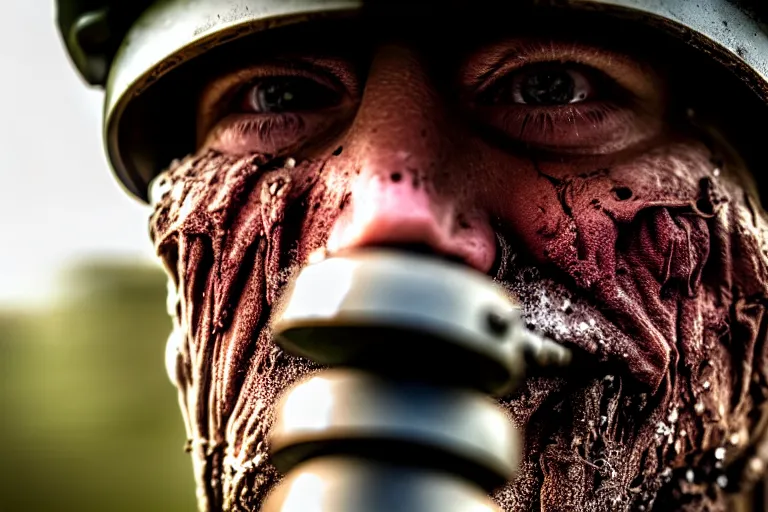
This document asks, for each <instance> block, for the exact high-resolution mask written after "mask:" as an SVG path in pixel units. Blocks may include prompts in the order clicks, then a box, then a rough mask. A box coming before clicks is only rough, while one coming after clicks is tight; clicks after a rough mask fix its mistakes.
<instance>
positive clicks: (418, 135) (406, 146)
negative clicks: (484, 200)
mask: <svg viewBox="0 0 768 512" xmlns="http://www.w3.org/2000/svg"><path fill="white" fill-rule="evenodd" d="M445 117H446V116H445V115H444V112H443V110H442V105H441V102H440V100H439V98H438V97H437V95H436V93H435V90H434V87H432V86H431V84H430V79H429V77H428V75H427V72H426V70H425V66H424V65H423V63H422V60H421V58H420V56H419V55H418V54H417V53H416V52H415V51H413V50H410V49H408V48H405V47H402V46H395V45H392V46H385V47H383V48H382V49H381V50H380V51H379V52H378V53H377V54H376V56H375V57H374V59H373V62H372V65H371V69H370V72H369V76H368V79H367V81H366V88H365V92H364V94H363V98H362V102H361V104H360V109H359V111H358V115H357V117H356V119H355V123H354V125H353V129H352V134H353V137H354V141H355V144H359V148H358V149H359V150H360V153H359V154H361V155H362V166H361V173H367V174H368V175H369V177H373V175H377V176H378V177H379V178H391V177H394V179H395V180H397V179H398V178H399V177H403V178H404V177H406V176H405V175H409V176H408V177H410V178H412V179H417V180H419V182H421V183H423V182H424V181H425V180H426V181H427V182H430V181H432V180H431V179H430V178H431V176H430V174H431V173H432V172H433V171H434V170H435V169H437V168H439V167H440V166H441V164H442V161H441V160H442V159H443V158H444V154H445V151H444V149H445V147H446V145H447V142H448V141H447V140H446V139H447V138H448V133H447V130H446V123H445ZM425 184H429V183H425ZM433 184H434V183H433Z"/></svg>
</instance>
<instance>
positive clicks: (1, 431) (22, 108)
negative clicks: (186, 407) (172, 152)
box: [0, 0, 195, 512]
mask: <svg viewBox="0 0 768 512" xmlns="http://www.w3.org/2000/svg"><path fill="white" fill-rule="evenodd" d="M3 14H4V16H3V24H2V30H0V112H1V113H2V114H1V115H0V119H2V122H1V123H0V174H1V176H2V178H3V179H2V181H3V182H4V183H5V186H4V187H3V191H2V192H1V193H0V194H2V197H1V198H0V219H2V220H0V240H1V241H2V243H1V244H0V439H2V443H0V511H2V512H9V511H10V512H14V511H21V510H23V511H82V512H85V511H92V510H93V511H97V510H98V511H138V510H141V511H155V510H157V511H161V510H162V511H176V510H178V511H190V510H194V509H195V504H194V488H193V482H192V471H191V464H190V461H189V457H188V456H187V454H185V453H184V451H183V445H184V440H185V439H184V438H185V436H184V431H183V425H182V422H181V415H180V413H179V410H178V405H177V401H176V393H175V390H174V389H173V388H172V387H171V385H170V383H169V382H168V379H167V377H166V376H165V370H164V363H163V353H164V346H165V339H166V337H167V335H168V333H169V330H170V320H169V319H168V317H167V315H166V313H165V280H164V277H163V275H162V272H161V271H160V270H159V269H158V267H157V266H156V264H155V263H154V260H153V259H152V256H151V255H152V250H151V246H150V244H149V241H148V237H147V228H146V219H147V216H148V214H149V212H148V211H147V209H146V208H145V207H143V206H141V205H139V204H138V203H136V202H135V201H133V200H131V199H129V198H128V196H127V195H125V194H124V193H123V192H122V191H121V190H120V188H119V186H118V185H117V184H116V183H115V182H114V181H113V180H112V178H111V176H110V172H109V170H108V167H107V163H106V159H105V157H104V153H103V149H102V146H101V127H100V122H101V102H102V93H101V92H100V91H97V90H92V89H89V88H87V87H86V86H85V85H84V84H83V83H82V82H81V81H80V79H79V78H78V76H77V75H76V73H75V72H74V70H73V69H72V68H71V67H70V66H69V62H68V60H67V57H66V55H65V53H64V50H63V49H62V45H61V42H60V40H59V36H58V34H57V32H56V30H55V23H54V8H53V2H52V0H51V1H47V2H46V1H40V0H37V1H34V2H5V4H4V5H3Z"/></svg>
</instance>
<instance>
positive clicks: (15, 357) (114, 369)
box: [0, 262, 195, 512]
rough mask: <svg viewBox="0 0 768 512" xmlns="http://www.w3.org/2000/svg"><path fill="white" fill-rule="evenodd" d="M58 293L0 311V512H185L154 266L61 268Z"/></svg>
mask: <svg viewBox="0 0 768 512" xmlns="http://www.w3.org/2000/svg"><path fill="white" fill-rule="evenodd" d="M63 286H64V291H63V293H62V298H61V300H59V301H58V302H57V303H56V304H55V305H54V306H52V307H49V308H46V309H44V310H37V311H24V310H21V311H2V310H0V383H1V386H0V439H2V443H0V511H2V512H15V511H22V510H23V511H79V512H87V511H170V512H172V511H185V512H188V511H192V510H195V503H194V486H193V479H192V470H191V462H190V460H189V456H188V455H187V454H186V453H184V451H183V445H184V441H185V435H184V429H183V424H182V420H181V414H180V412H179V408H178V403H177V398H176V391H175V389H174V388H173V387H172V386H171V384H170V383H169V381H168V378H167V377H166V375H165V367H164V362H163V357H164V356H163V354H164V350H165V340H166V338H167V336H168V333H169V331H170V320H169V318H168V316H167V314H166V312H165V311H166V308H165V278H164V276H163V275H162V273H161V271H160V270H158V269H156V268H153V267H149V266H144V265H139V264H130V263H108V262H102V263H91V264H83V265H80V266H78V267H77V268H75V269H72V270H71V271H70V272H69V273H68V274H67V277H66V279H65V280H64V283H63Z"/></svg>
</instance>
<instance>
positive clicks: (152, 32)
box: [57, 0, 768, 201]
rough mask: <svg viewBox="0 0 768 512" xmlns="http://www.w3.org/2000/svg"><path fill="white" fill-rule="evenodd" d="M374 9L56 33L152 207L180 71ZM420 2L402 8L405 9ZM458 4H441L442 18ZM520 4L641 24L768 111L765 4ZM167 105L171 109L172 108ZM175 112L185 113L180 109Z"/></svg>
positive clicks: (68, 3)
mask: <svg viewBox="0 0 768 512" xmlns="http://www.w3.org/2000/svg"><path fill="white" fill-rule="evenodd" d="M370 3H375V2H371V1H370V0H369V1H367V2H364V1H363V0H156V1H153V0H131V2H123V1H119V0H57V4H58V21H59V28H60V30H61V33H62V36H63V39H64V41H65V44H66V46H67V49H68V51H69V54H70V56H71V58H72V60H73V62H74V64H75V65H76V66H77V68H78V69H79V71H80V73H81V75H82V76H83V78H84V79H85V80H86V81H87V82H89V83H90V84H92V85H96V86H101V87H104V88H105V89H106V98H105V105H104V140H105V145H106V149H107V153H108V156H109V161H110V163H111V165H112V168H113V169H114V172H115V174H116V175H117V177H118V178H119V180H120V182H121V183H122V184H123V185H124V186H125V187H126V188H127V189H128V191H130V192H131V193H132V194H134V195H135V196H136V197H138V198H140V199H142V200H145V201H146V200H147V185H148V183H149V182H150V180H151V179H152V178H153V177H154V176H155V175H156V174H157V173H159V172H160V171H161V170H162V169H163V168H164V167H166V166H167V165H168V163H169V162H170V161H171V160H172V159H173V158H176V157H179V156H183V155H185V154H187V153H190V152H191V151H192V150H193V149H194V148H193V146H194V139H193V138H190V137H188V136H185V135H184V134H183V133H181V132H180V131H178V130H169V129H168V127H167V126H164V125H163V124H162V123H163V120H162V119H161V118H163V117H164V116H158V115H157V111H156V110H155V109H156V108H157V106H158V105H159V104H158V103H157V100H155V102H153V101H152V100H150V99H149V98H151V97H152V96H153V95H154V96H155V97H163V94H162V92H163V91H171V90H173V91H174V92H173V93H166V94H165V97H168V96H169V94H170V95H171V96H173V95H174V94H176V91H178V90H179V87H178V85H179V83H178V82H177V83H176V85H177V87H176V89H173V88H172V87H171V86H170V85H169V84H171V83H172V77H173V75H174V73H175V72H176V70H177V68H183V67H184V66H185V65H186V64H187V63H189V62H190V61H193V60H194V59H196V58H198V57H200V56H201V55H202V54H204V53H207V52H209V51H211V50H213V49H214V48H216V47H219V46H221V45H224V44H226V43H230V42H232V41H234V40H237V39H240V38H243V37H245V36H247V35H250V34H254V33H257V32H262V31H265V30H267V29H272V28H275V27H280V26H287V25H293V24H297V23H302V22H306V21H307V20H310V19H318V18H324V19H327V18H338V17H345V16H350V15H354V14H357V13H359V12H360V11H362V10H364V9H365V8H366V7H368V6H369V4H370ZM379 3H382V2H379ZM414 3H417V2H408V3H402V4H400V5H399V6H398V8H402V9H403V10H405V11H408V10H410V9H412V8H413V4H414ZM421 3H422V4H423V3H424V2H421ZM453 3H456V2H441V3H440V4H439V6H440V9H441V10H442V9H446V6H447V5H452V4H453ZM506 3H507V6H509V3H508V2H506ZM364 4H365V5H364ZM390 4H393V3H392V2H390ZM518 4H519V5H520V6H526V5H535V6H536V8H539V7H546V8H551V9H577V10H582V11H599V12H602V13H608V14H615V15H617V16H620V17H623V18H627V17H632V18H638V19H640V21H641V22H642V23H643V24H645V25H648V26H651V27H653V28H654V29H659V30H660V31H662V32H664V33H666V34H669V35H671V36H673V37H675V38H678V39H681V40H682V41H683V42H684V43H685V44H687V45H688V46H690V47H693V48H695V49H696V50H699V51H701V52H703V53H705V54H706V55H707V56H708V57H711V59H712V60H713V61H715V62H716V63H719V64H720V65H721V66H723V67H724V68H727V69H728V71H729V72H730V74H732V75H733V76H734V77H736V78H738V79H739V80H740V81H741V82H742V84H743V85H744V86H746V87H745V88H744V90H751V92H752V94H751V96H754V98H756V100H757V101H759V102H760V103H762V104H768V26H766V23H768V14H766V12H765V10H763V11H761V10H760V9H761V7H760V5H762V3H761V2H760V0H752V1H751V2H750V1H749V0H696V1H695V2H693V1H692V0H522V1H518V2H516V3H515V6H518ZM763 9H764V8H763ZM748 95H749V94H748ZM162 105H163V107H164V108H165V107H167V106H168V104H167V102H163V104H162ZM169 108H170V107H169ZM186 110H188V111H190V110H193V109H190V108H187V109H186ZM177 114H179V115H184V112H181V111H180V109H179V110H177ZM186 115H187V116H189V115H191V112H187V114H186ZM189 121H190V124H192V123H193V121H194V120H193V119H189Z"/></svg>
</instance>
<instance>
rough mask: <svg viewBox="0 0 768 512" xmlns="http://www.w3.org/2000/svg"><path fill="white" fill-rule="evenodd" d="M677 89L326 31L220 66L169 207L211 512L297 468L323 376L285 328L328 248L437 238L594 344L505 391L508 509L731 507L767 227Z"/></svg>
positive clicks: (564, 60)
mask: <svg viewBox="0 0 768 512" xmlns="http://www.w3.org/2000/svg"><path fill="white" fill-rule="evenodd" d="M670 80H671V78H670V77H669V76H668V75H667V74H666V73H665V72H664V71H663V67H661V66H659V65H658V64H657V63H654V62H651V61H648V60H646V59H645V58H644V57H643V56H642V55H639V54H635V53H633V52H627V51H624V50H622V51H617V50H616V48H615V47H614V46H612V45H611V44H606V43H605V42H603V43H602V44H600V43H595V42H587V40H586V38H584V39H573V38H567V37H565V38H563V37H550V36H548V35H539V36H530V35H526V36H509V35H507V36H504V37H499V38H497V39H494V40H492V41H483V42H478V43H477V44H476V45H472V46H471V49H469V50H467V51H462V52H456V53H451V54H450V55H448V56H446V55H443V54H441V55H439V56H438V55H437V54H435V53H434V45H429V48H427V47H425V46H424V45H421V44H419V43H414V42H403V41H401V40H392V41H383V42H381V43H376V44H372V45H371V48H370V50H369V51H366V52H360V53H358V54H355V55H354V56H350V54H349V53H345V52H343V51H334V50H326V49H323V50H319V49H317V48H316V47H313V46H311V45H306V48H303V49H302V48H299V49H298V50H291V51H288V52H281V53H275V54H270V55H263V54H260V57H259V58H254V59H251V61H250V62H249V63H248V65H244V66H242V67H240V68H235V69H231V70H229V71H228V72H226V73H223V74H220V75H217V76H216V77H214V78H212V79H211V80H210V81H209V82H208V83H207V85H206V87H205V88H204V91H203V93H202V94H201V96H200V98H199V103H198V105H197V108H198V116H197V120H198V123H197V133H198V149H197V152H196V153H195V154H194V155H190V156H189V157H187V158H185V159H184V160H182V161H178V162H174V164H172V165H171V167H170V168H169V169H168V170H167V171H166V172H165V173H163V174H162V175H161V177H160V178H159V179H158V180H156V182H155V183H154V186H153V192H152V195H153V204H154V214H153V216H152V219H151V231H152V236H153V240H154V242H155V244H156V247H157V251H158V254H159V255H160V256H161V258H162V259H163V261H164V263H165V264H166V267H167V269H168V271H169V274H170V275H171V277H172V283H173V286H172V288H173V291H172V293H171V301H170V303H169V306H170V307H171V311H172V313H173V314H174V316H175V330H174V334H173V335H172V337H171V340H170V341H169V345H168V366H169V372H170V374H171V376H172V378H173V380H174V382H175V383H176V384H177V386H178V387H179V390H180V398H181V406H182V411H183V413H184V416H185V421H186V426H187V432H188V436H189V439H190V442H189V449H190V451H191V453H192V457H193V461H194V465H195V473H196V478H197V483H198V487H199V496H200V502H201V506H202V507H203V508H206V509H210V510H220V509H224V510H257V509H258V505H259V503H260V502H261V500H262V499H263V497H264V496H265V495H266V493H267V492H268V491H269V489H270V488H271V487H272V486H273V485H274V483H275V482H276V481H277V479H278V475H277V473H276V472H275V470H274V469H273V468H272V466H271V465H270V463H269V460H268V455H267V444H266V435H267V432H268V430H269V425H270V423H271V421H272V416H271V414H272V410H271V407H272V404H273V403H274V400H275V399H276V398H277V397H278V396H279V395H280V393H281V392H282V391H284V390H285V389H287V388H288V387H289V386H290V385H291V384H292V383H293V382H295V381H296V379H298V378H301V377H303V376H305V375H306V374H307V373H308V372H310V371H312V370H313V369H314V367H313V366H312V365H311V364H309V363H307V362H305V361H301V360H298V359H296V358H293V357H291V356H288V355H286V354H284V353H283V352H282V351H281V350H279V349H278V348H276V347H275V346H274V344H273V342H272V341H271V338H270V329H269V322H270V319H271V312H272V311H273V310H274V308H275V307H276V306H277V305H278V304H279V301H280V297H281V292H282V290H283V288H284V286H285V284H286V283H287V282H288V281H289V280H290V278H291V276H292V275H295V273H296V272H297V271H298V270H299V269H300V268H301V266H302V265H304V264H306V262H307V259H308V258H309V257H310V255H312V254H314V253H318V251H319V252H320V253H330V254H333V253H336V252H339V251H344V250H353V249H356V248H361V247H367V246H376V245H389V246H392V245H394V246H398V245H399V246H404V247H406V246H407V247H412V246H414V245H417V246H422V247H428V248H429V249H430V250H431V251H433V252H435V253H436V254H440V255H443V256H448V257H450V258H451V259H455V260H459V261H462V262H464V263H465V264H466V265H468V266H470V267H473V268H475V269H477V270H478V271H480V272H483V273H486V274H489V275H490V276H491V277H493V278H494V279H496V280H498V281H500V282H502V283H503V284H504V285H505V287H506V288H507V289H508V290H509V291H510V293H511V294H513V295H514V296H515V297H516V299H517V300H519V301H520V302H521V303H522V305H523V308H524V312H525V318H526V320H527V322H528V323H529V326H530V327H531V328H536V329H539V330H541V332H543V333H545V334H547V335H549V336H551V337H553V338H555V339H558V340H560V341H562V342H563V343H566V344H569V345H573V346H576V347H578V348H579V349H582V350H584V351H586V352H588V353H590V354H593V355H594V360H595V362H596V366H595V368H594V369H592V370H590V371H589V372H577V374H574V375H569V376H566V377H563V378H531V379H528V380H527V381H526V383H525V384H524V386H523V387H522V389H520V390H518V391H517V392H516V393H515V394H514V395H513V396H509V397H505V398H504V399H503V400H502V404H503V405H504V407H505V408H507V409H508V410H509V411H510V413H511V416H512V417H513V418H514V421H515V422H516V423H517V424H519V425H520V426H523V427H524V428H525V429H526V448H525V456H524V462H523V466H522V468H521V471H520V476H519V478H518V479H517V480H516V481H515V482H514V483H511V484H509V485H508V486H507V487H505V488H504V489H501V490H499V491H498V492H497V493H496V494H495V495H494V498H495V499H496V500H497V502H498V503H499V504H500V505H501V507H502V509H503V510H505V511H523V510H542V511H564V510H580V511H592V510H595V511H597V510H725V509H726V507H727V504H726V503H727V501H726V495H725V488H727V487H728V485H727V478H729V477H730V478H731V479H733V476H732V475H731V474H729V473H728V468H729V464H730V462H731V461H732V460H736V459H739V458H740V457H743V456H744V454H747V453H749V450H750V446H751V444H752V443H753V439H752V438H753V437H754V436H755V435H756V424H757V422H758V420H759V418H760V407H761V406H762V405H763V403H764V402H765V398H766V390H767V389H768V387H767V386H766V382H767V381H768V374H766V364H765V363H766V355H765V350H766V349H765V344H764V341H765V332H766V320H765V319H764V315H763V304H764V303H765V300H766V296H767V294H768V292H767V290H766V284H767V283H768V274H767V273H766V272H767V267H766V262H767V260H766V253H765V251H764V249H763V246H764V244H765V235H766V231H765V227H766V224H765V221H764V217H763V215H764V213H763V210H762V209H761V208H760V207H759V206H758V203H757V201H756V200H754V199H753V198H751V197H750V195H749V194H747V193H745V190H747V189H749V184H748V183H747V182H746V181H745V179H744V178H743V176H744V175H745V174H746V173H745V171H746V169H745V168H744V164H743V163H741V162H740V161H739V159H738V158H737V157H734V156H733V153H732V152H731V151H730V150H729V148H728V147H727V145H725V144H722V143H717V142H714V141H713V140H712V139H711V138H709V137H707V136H705V135H704V134H703V132H702V131H700V130H698V129H695V128H694V127H693V125H692V124H691V123H689V121H690V120H689V119H688V118H687V117H686V116H685V103H684V102H681V101H680V99H679V98H675V97H673V96H672V93H671V92H670V91H671V90H672V89H673V87H672V85H673V84H670ZM403 357H408V356H407V354H403ZM587 373H588V374H587Z"/></svg>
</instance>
